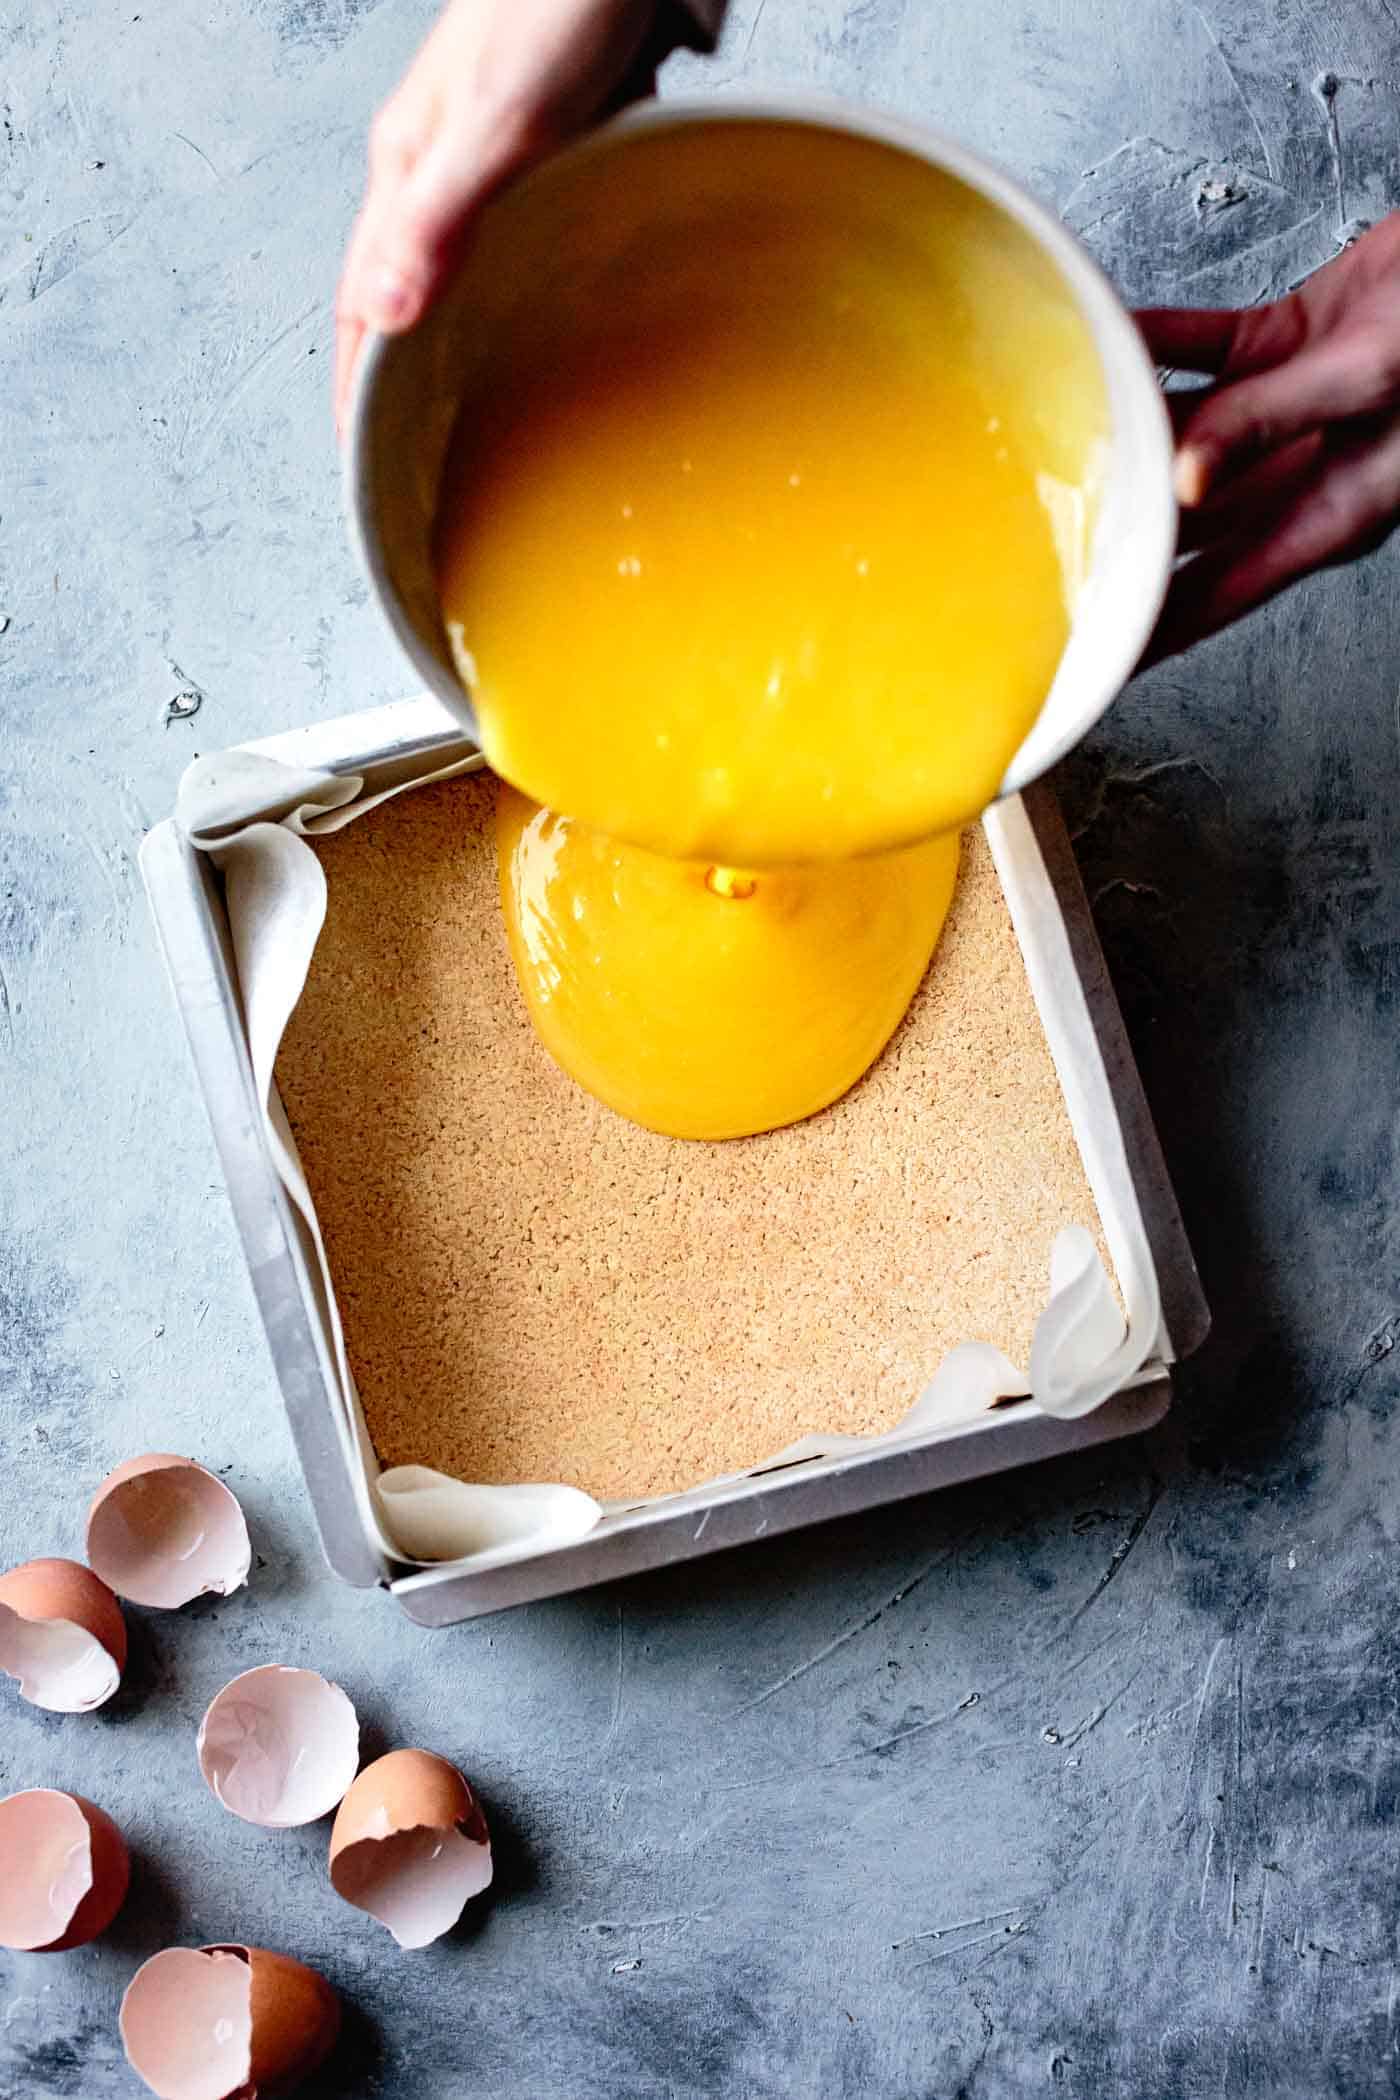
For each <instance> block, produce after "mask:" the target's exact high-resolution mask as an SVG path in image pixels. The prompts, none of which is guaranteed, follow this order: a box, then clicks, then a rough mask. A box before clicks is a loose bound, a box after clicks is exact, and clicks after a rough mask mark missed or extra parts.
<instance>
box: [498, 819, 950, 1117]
mask: <svg viewBox="0 0 1400 2100" xmlns="http://www.w3.org/2000/svg"><path fill="white" fill-rule="evenodd" d="M497 841H498V847H499V864H500V875H501V901H502V905H503V907H504V911H505V921H506V932H507V936H508V938H509V941H510V948H511V955H512V957H513V959H514V962H515V969H516V975H517V977H518V979H519V982H520V988H521V991H522V992H523V994H524V998H525V1004H526V1007H527V1009H528V1011H529V1014H530V1018H531V1020H532V1021H533V1023H534V1026H535V1031H536V1033H537V1034H538V1036H539V1037H540V1040H541V1041H542V1042H543V1043H544V1045H545V1048H546V1049H547V1050H548V1051H549V1052H550V1053H551V1055H552V1056H553V1057H554V1058H555V1060H556V1061H557V1063H559V1064H560V1065H562V1066H563V1068H564V1070H565V1071H566V1072H567V1073H568V1074H569V1075H570V1077H571V1078H573V1079H575V1080H577V1081H578V1083H579V1085H580V1086H582V1087H585V1088H586V1089H587V1091H588V1092H589V1093H590V1094H594V1095H596V1096H597V1098H598V1099H599V1100H600V1101H604V1102H606V1103H607V1105H608V1107H609V1108H613V1109H616V1110H617V1111H618V1113H619V1114H620V1115H624V1116H627V1117H629V1118H630V1119H631V1120H632V1121H633V1122H634V1123H641V1124H643V1125H644V1126H645V1127H646V1128H647V1129H649V1130H659V1131H662V1132H664V1133H665V1134H666V1135H667V1136H668V1137H681V1138H732V1137H746V1136H749V1135H751V1134H752V1133H753V1132H755V1131H760V1130H774V1129H777V1128H778V1127H779V1126H780V1125H782V1124H786V1123H795V1122H798V1121H799V1120H800V1119H801V1118H802V1117H804V1116H810V1115H813V1114H815V1113H816V1111H817V1110H818V1109H821V1108H825V1107H826V1106H827V1105H828V1103H830V1102H832V1101H834V1100H836V1099H837V1098H838V1097H839V1096H840V1095H842V1094H844V1093H845V1092H846V1090H847V1088H848V1087H850V1086H852V1085H853V1084H854V1083H855V1081H856V1080H857V1079H859V1078H860V1076H861V1074H862V1073H863V1072H865V1071H866V1070H867V1069H868V1068H869V1066H870V1065H871V1064H873V1063H874V1061H875V1059H876V1058H877V1057H878V1056H879V1054H880V1052H881V1050H883V1048H884V1046H885V1044H886V1043H887V1042H888V1041H889V1038H890V1037H891V1036H892V1035H893V1033H894V1031H895V1029H896V1028H897V1027H898V1026H899V1023H900V1021H901V1020H902V1019H903V1017H904V1013H905V1009H906V1008H907V1007H908V1004H909V1001H910V1000H911V999H912V998H913V996H914V993H915V992H916V991H917V989H918V987H919V983H920V980H921V979H922V977H923V974H924V971H925V970H926V969H927V968H928V962H929V957H930V956H931V955H932V953H933V948H934V943H935V942H936V941H937V939H938V936H939V933H940V931H941V930H942V926H943V921H944V918H945V917H946V915H947V911H948V906H949V904H950V902H951V901H952V895H953V883H954V878H955V876H956V873H957V864H958V842H957V837H956V835H955V834H954V835H945V836H944V837H942V838H936V839H931V840H928V841H926V842H925V843H924V844H922V845H918V846H908V847H905V848H904V849H903V850H902V851H900V852H897V853H887V854H879V855H874V856H870V857H868V858H866V859H863V860H859V861H855V862H853V863H851V864H850V865H849V866H842V865H840V864H839V863H836V864H833V863H831V862H816V863H813V864H811V865H809V866H806V867H797V868H780V869H769V870H765V871H762V872H760V873H754V872H750V871H740V870H736V869H730V868H722V867H717V866H716V867H710V868H705V867H704V866H701V865H698V864H696V863H693V862H686V861H677V860H666V859H663V858H662V857H661V856H660V855H658V854H653V853H648V852H646V851H645V850H644V849H643V848H641V847H637V846H626V845H623V844H621V843H620V842H619V841H618V840H616V839H612V838H608V837H607V836H605V835H604V834H603V833H601V832H596V831H590V830H588V829H587V828H586V827H585V826H584V825H581V824H579V823H577V822H576V821H575V820H574V819H572V818H570V817H563V816H558V815H555V814H554V813H552V812H551V811H549V810H544V809H541V808H540V806H539V804H538V803H535V802H531V801H530V800H529V799H528V797H526V796H524V795H521V794H518V793H517V792H516V791H515V790H514V789H513V788H509V787H504V786H503V787H502V789H501V796H500V804H499V809H498V813H497Z"/></svg>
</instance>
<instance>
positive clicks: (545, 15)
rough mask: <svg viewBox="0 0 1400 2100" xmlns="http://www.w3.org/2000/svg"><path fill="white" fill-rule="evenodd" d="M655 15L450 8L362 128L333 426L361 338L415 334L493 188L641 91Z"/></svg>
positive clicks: (574, 7) (603, 0)
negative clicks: (365, 166) (365, 151)
mask: <svg viewBox="0 0 1400 2100" xmlns="http://www.w3.org/2000/svg"><path fill="white" fill-rule="evenodd" d="M658 14H659V10H658V6H657V0H448V5H447V7H446V8H445V9H444V11H443V13H442V15H441V16H440V18H439V20H438V22H437V24H436V26H435V28H434V29H433V31H432V33H431V35H430V36H429V37H428V40H427V42H426V43H425V44H424V46H423V48H422V50H421V51H420V52H419V53H418V56H417V58H416V59H415V60H414V62H413V65H412V66H411V68H410V69H409V72H408V74H407V76H406V78H405V79H404V80H403V82H402V83H401V85H400V86H399V88H398V89H397V90H396V92H395V93H394V95H393V96H392V97H391V98H390V100H389V101H388V102H386V103H385V105H384V107H383V109H381V111H380V112H379V115H378V116H377V117H376V118H375V120H374V124H373V127H372V129H371V132H370V148H369V184H368V187H367V189H366V192H365V199H364V204H363V206H362V208H361V211H360V215H359V218H358V219H357V220H356V222H355V227H354V230H353V232H352V234H351V237H350V246H349V250H348V252H347V254H346V258H345V266H344V270H343V273H342V276H341V281H340V290H339V293H338V294H337V297H336V371H335V405H336V422H337V424H339V423H340V422H341V421H342V420H343V416H344V410H345V404H346V400H347V397H348V394H349V388H350V379H351V375H352V374H353V372H354V368H355V360H356V358H357V356H358V354H359V349H360V343H361V341H362V339H363V337H364V335H365V332H366V330H367V329H370V328H377V329H380V330H382V331H383V332H384V333H385V334H391V335H392V334H397V333H398V332H400V331H401V330H403V329H406V328H411V327H412V326H413V324H414V322H415V321H416V320H417V319H418V318H419V316H420V314H421V313H422V312H423V310H424V308H425V307H426V306H427V304H428V302H429V301H430V300H431V298H432V297H433V294H434V292H435V291H436V290H437V289H438V287H439V285H440V284H441V283H442V281H443V279H444V277H445V276H446V275H447V272H448V271H449V269H450V268H451V266H452V263H453V261H454V260H455V258H456V256H457V254H458V252H459V251H460V248H461V246H462V242H463V240H464V238H465V237H466V234H467V232H468V231H469V228H470V225H471V221H472V217H473V215H474V213H475V212H476V211H477V210H478V209H479V208H480V207H481V205H482V204H484V203H485V201H486V199H487V198H488V197H489V196H490V195H491V194H492V192H493V191H494V190H496V189H499V188H500V186H501V184H502V183H504V182H506V181H507V180H508V179H509V178H510V177H511V176H512V175H514V174H517V173H518V172H519V171H520V170H521V169H522V168H524V167H526V166H528V165H529V164H530V163H531V162H532V161H534V160H537V159H538V158H540V156H541V155H543V154H545V153H547V152H549V151H550V150H551V149H552V148H553V147H555V146H557V145H559V144H561V143H562V142H563V141H564V140H565V139H568V138H571V137H572V136H573V135H574V134H575V133H576V132H579V131H581V130H583V129H584V127H585V126H586V125H588V124H590V123H591V122H592V121H593V120H594V119H595V118H596V117H598V116H600V115H602V114H603V113H604V112H605V111H606V110H608V109H609V108H611V107H613V106H615V105H616V104H617V103H619V102H620V101H623V100H626V99H628V98H630V97H631V96H632V95H636V94H642V93H646V92H648V91H649V90H650V88H651V87H652V85H653V83H654V75H655V68H656V64H657V62H658V60H659V59H660V58H661V57H663V56H664V55H665V52H666V51H667V50H668V49H669V48H670V46H671V44H672V42H673V41H674V40H675V39H674V37H673V36H672V35H668V34H665V32H664V27H659V26H658ZM668 19H669V18H668ZM675 26H676V28H677V33H678V34H685V33H686V32H685V28H684V22H683V18H682V20H681V21H680V22H679V23H678V24H676V25H675Z"/></svg>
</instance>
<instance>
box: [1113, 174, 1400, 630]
mask: <svg viewBox="0 0 1400 2100" xmlns="http://www.w3.org/2000/svg"><path fill="white" fill-rule="evenodd" d="M1137 318H1138V324H1139V326H1140V327H1141V329H1142V332H1143V335H1144V336H1145V338H1146V340H1147V346H1148V349H1149V350H1150V351H1151V354H1152V356H1153V357H1154V358H1155V359H1156V361H1157V363H1158V364H1159V365H1166V366H1171V367H1173V368H1175V369H1176V370H1178V371H1186V372H1200V373H1208V374H1209V375H1210V378H1211V384H1210V385H1209V386H1208V387H1205V388H1203V389H1201V390H1200V391H1198V392H1190V393H1181V394H1169V395H1168V396H1167V402H1168V406H1169V408H1170V410H1171V412H1172V419H1173V422H1174V424H1175V426H1176V433H1177V444H1178V450H1177V456H1176V485H1177V496H1178V498H1179V500H1180V502H1181V505H1182V510H1183V515H1182V526H1181V542H1180V544H1181V551H1182V552H1183V553H1184V554H1187V555H1189V556H1190V559H1189V560H1187V561H1185V562H1184V563H1183V564H1182V565H1181V566H1180V567H1179V568H1178V570H1177V572H1176V574H1175V576H1174V577H1173V579H1172V584H1171V589H1170V591H1169V592H1168V595H1167V602H1166V606H1165V609H1164V611H1163V614H1162V618H1161V620H1160V622H1159V624H1158V627H1157V632H1156V634H1155V635H1154V637H1153V639H1152V642H1151V643H1150V645H1149V647H1148V652H1147V657H1146V659H1145V660H1146V661H1147V662H1155V661H1157V660H1159V659H1160V658H1162V657H1165V656H1172V655H1175V654H1176V652H1177V651H1178V650H1180V649H1186V648H1189V647H1190V645H1191V643H1192V642H1196V641H1200V640H1201V639H1202V638H1203V637H1204V636H1206V635H1208V634H1214V633H1215V632H1216V630H1217V629H1218V628H1221V627H1225V626H1228V625H1229V623H1230V622H1231V621H1232V620H1238V619H1241V618H1242V617H1243V616H1244V614H1245V613H1248V612H1252V611H1253V610H1254V608H1255V607H1256V606H1258V605H1262V604H1264V602H1265V601H1266V600H1267V599H1269V598H1272V597H1274V596H1275V595H1276V594H1277V593H1278V592H1279V591H1281V590H1283V589H1285V588H1286V587H1287V585H1289V584H1290V583H1294V582H1296V581H1297V580H1298V579H1299V578H1300V577H1302V576H1306V575H1308V574H1310V573H1311V572H1312V571H1313V570H1314V569H1321V568H1327V567H1330V566H1333V565H1334V564H1336V563H1339V562H1344V561H1350V560H1352V559H1354V558H1356V557H1357V556H1359V555H1362V554H1369V553H1371V552H1372V551H1373V550H1374V549H1375V548H1376V547H1379V546H1380V545H1381V543H1382V541H1384V540H1385V539H1386V538H1387V537H1388V536H1389V534H1390V533H1391V532H1392V531H1393V530H1394V528H1395V526H1396V524H1397V523H1400V212H1395V213H1392V214H1391V216H1390V217H1389V218H1387V219H1384V220H1382V221H1381V223H1380V225H1379V226H1377V227H1375V228H1374V229H1373V230H1372V231H1371V232H1369V233H1367V234H1364V235H1363V236H1362V238H1361V239H1360V240H1358V241H1357V242H1355V244H1354V245H1353V246H1351V247H1349V248H1347V249H1345V250H1344V251H1343V253H1342V254H1340V255H1339V256H1337V257H1336V258H1335V259H1334V260H1333V261H1332V262H1330V263H1327V264H1326V265H1325V266H1324V267H1323V268H1322V269H1320V270H1318V271H1317V272H1316V273H1315V274H1314V275H1313V276H1311V277H1309V278H1308V279H1307V281H1306V283H1305V284H1303V285H1302V286H1301V287H1300V289H1299V290H1297V291H1296V292H1290V293H1289V295H1288V297H1287V298H1285V299H1279V300H1276V301H1275V302H1274V303H1273V304H1272V305H1271V306H1258V307H1247V308H1245V309H1244V310H1243V311H1242V312H1233V311H1229V310H1214V311H1211V310H1201V309H1192V308H1183V307H1162V308H1154V309H1151V310H1149V311H1146V312H1143V313H1140V314H1139V315H1138V317H1137Z"/></svg>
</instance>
